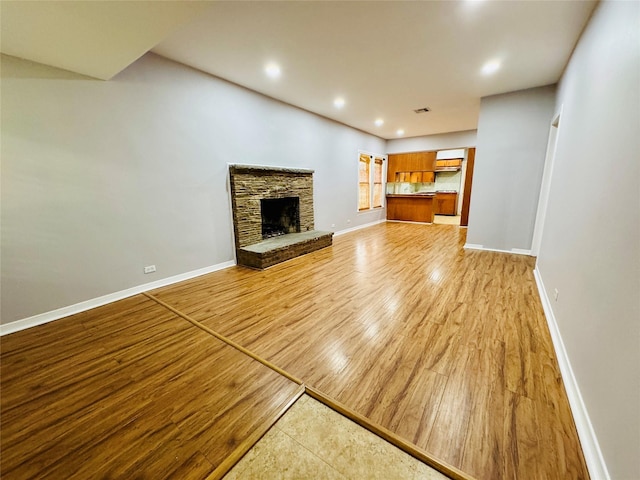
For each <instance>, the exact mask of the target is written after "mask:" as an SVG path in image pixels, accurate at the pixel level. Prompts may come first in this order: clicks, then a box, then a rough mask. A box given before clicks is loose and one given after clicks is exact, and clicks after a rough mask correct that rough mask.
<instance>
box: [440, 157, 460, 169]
mask: <svg viewBox="0 0 640 480" xmlns="http://www.w3.org/2000/svg"><path fill="white" fill-rule="evenodd" d="M445 167H449V168H451V167H455V168H461V167H462V159H461V158H452V159H449V160H436V168H445Z"/></svg>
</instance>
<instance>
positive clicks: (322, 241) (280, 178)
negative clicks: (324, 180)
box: [229, 165, 333, 269]
mask: <svg viewBox="0 0 640 480" xmlns="http://www.w3.org/2000/svg"><path fill="white" fill-rule="evenodd" d="M229 176H230V181H231V182H230V183H231V207H232V209H233V228H234V235H235V244H236V257H237V259H238V264H239V265H245V266H248V267H253V268H261V269H262V268H266V267H269V266H271V265H274V264H276V263H279V262H283V261H285V260H289V259H291V258H294V257H297V256H299V255H304V254H306V253H310V252H312V251H314V250H318V249H320V248H324V247H327V246H329V245H331V243H332V237H333V233H332V232H320V231H317V230H314V219H313V170H307V169H294V168H276V167H263V166H259V165H230V166H229Z"/></svg>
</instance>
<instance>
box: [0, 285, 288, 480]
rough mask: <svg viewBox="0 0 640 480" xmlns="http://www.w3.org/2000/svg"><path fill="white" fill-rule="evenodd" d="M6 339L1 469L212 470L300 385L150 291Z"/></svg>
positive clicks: (146, 474) (30, 473)
mask: <svg viewBox="0 0 640 480" xmlns="http://www.w3.org/2000/svg"><path fill="white" fill-rule="evenodd" d="M0 347H1V350H2V352H1V357H0V368H1V372H0V373H1V385H0V386H1V395H0V397H1V400H0V408H1V426H2V430H1V433H2V434H1V438H0V451H1V454H2V455H1V463H0V476H1V477H2V478H3V479H26V478H65V479H67V478H82V479H86V478H154V479H155V478H168V477H172V478H207V476H209V475H210V474H212V473H213V472H214V471H215V469H216V467H218V466H219V465H220V464H221V462H223V460H224V459H225V458H227V457H228V456H229V455H231V454H232V453H233V452H234V451H235V450H236V448H237V447H238V446H239V445H240V444H241V443H242V442H243V441H245V440H246V439H247V438H249V437H251V436H252V435H254V432H256V431H262V432H263V433H264V431H266V429H267V428H268V427H269V426H271V425H272V424H273V422H274V421H275V420H276V419H277V417H278V415H279V414H281V413H282V410H283V408H284V407H286V406H287V405H288V404H289V403H290V402H291V401H292V400H293V399H294V398H295V397H296V395H297V394H298V393H299V386H298V385H297V384H295V383H293V382H291V381H289V380H287V379H286V378H284V377H283V376H281V375H278V374H277V373H275V372H274V371H273V370H271V369H269V368H267V367H265V366H264V365H262V364H261V363H258V362H256V361H255V360H253V359H251V358H250V357H248V356H246V355H244V354H242V353H241V352H239V351H238V350H236V349H234V348H232V347H230V346H228V345H227V344H225V343H223V342H220V341H219V340H217V339H215V338H214V337H212V336H211V335H209V334H207V333H206V332H204V331H203V330H201V329H199V328H197V327H194V326H193V325H191V324H190V323H189V322H187V321H185V320H184V319H182V318H180V317H178V316H176V315H175V314H174V313H172V312H171V311H170V310H168V309H166V308H164V307H162V306H160V305H158V304H157V303H156V302H154V301H152V300H150V299H148V298H147V297H145V296H142V295H139V296H135V297H132V298H129V299H126V300H122V301H119V302H115V303H112V304H109V305H106V306H104V307H100V308H97V309H94V310H90V311H87V312H84V313H81V314H78V315H74V316H71V317H67V318H65V319H62V320H58V321H56V322H53V323H49V324H46V325H42V326H39V327H36V328H32V329H29V330H25V331H22V332H18V333H14V334H11V335H7V336H4V337H2V338H1V339H0ZM255 440H257V438H256V439H254V441H255Z"/></svg>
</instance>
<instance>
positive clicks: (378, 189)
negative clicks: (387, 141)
mask: <svg viewBox="0 0 640 480" xmlns="http://www.w3.org/2000/svg"><path fill="white" fill-rule="evenodd" d="M383 162H384V159H383V158H382V157H373V156H372V155H366V154H363V153H361V154H360V157H359V161H358V211H360V212H361V211H363V210H370V209H371V208H381V207H382V198H383V196H384V195H383V194H384V190H383V188H384V185H383V181H382V178H383V174H384V172H383V168H382V165H383Z"/></svg>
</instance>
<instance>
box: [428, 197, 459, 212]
mask: <svg viewBox="0 0 640 480" xmlns="http://www.w3.org/2000/svg"><path fill="white" fill-rule="evenodd" d="M457 205H458V192H436V198H435V202H434V212H433V213H434V214H435V215H455V214H456V209H457V208H456V207H457Z"/></svg>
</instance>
